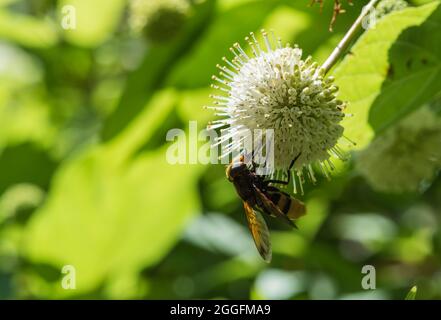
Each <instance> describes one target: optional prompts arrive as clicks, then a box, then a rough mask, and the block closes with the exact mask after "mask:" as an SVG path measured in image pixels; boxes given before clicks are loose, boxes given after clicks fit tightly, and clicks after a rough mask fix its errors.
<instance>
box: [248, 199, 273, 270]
mask: <svg viewBox="0 0 441 320" xmlns="http://www.w3.org/2000/svg"><path fill="white" fill-rule="evenodd" d="M243 206H244V208H245V216H246V217H247V221H248V227H249V228H250V231H251V235H252V236H253V239H254V243H255V244H256V248H257V250H258V251H259V253H260V255H261V256H262V258H263V260H265V261H266V262H270V261H271V258H272V251H271V242H270V234H269V230H268V226H267V225H266V222H265V220H264V219H263V217H262V215H261V214H260V212H258V211H256V210H254V209H253V208H252V207H251V206H250V205H249V204H248V203H247V202H244V203H243Z"/></svg>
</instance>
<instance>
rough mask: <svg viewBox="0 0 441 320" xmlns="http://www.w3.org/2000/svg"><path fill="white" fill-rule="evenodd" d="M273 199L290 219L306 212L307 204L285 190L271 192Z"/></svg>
mask: <svg viewBox="0 0 441 320" xmlns="http://www.w3.org/2000/svg"><path fill="white" fill-rule="evenodd" d="M269 196H270V199H271V201H272V202H273V203H274V204H275V205H276V206H277V207H278V208H279V209H280V211H282V212H283V214H285V215H286V216H287V217H288V218H289V219H291V220H292V219H297V218H299V217H301V216H303V215H305V214H306V208H305V205H304V204H303V203H302V202H301V201H299V200H297V199H295V198H292V197H291V196H289V195H288V194H287V193H284V192H280V191H279V192H269Z"/></svg>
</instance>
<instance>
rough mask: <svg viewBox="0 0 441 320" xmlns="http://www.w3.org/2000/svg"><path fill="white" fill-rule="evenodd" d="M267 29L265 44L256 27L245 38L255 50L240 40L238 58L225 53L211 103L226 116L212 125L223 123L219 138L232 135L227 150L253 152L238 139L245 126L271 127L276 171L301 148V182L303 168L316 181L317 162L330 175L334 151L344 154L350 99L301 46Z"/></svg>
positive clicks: (296, 168) (287, 164)
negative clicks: (244, 46)
mask: <svg viewBox="0 0 441 320" xmlns="http://www.w3.org/2000/svg"><path fill="white" fill-rule="evenodd" d="M262 35H263V39H264V41H263V44H261V43H259V42H258V41H257V40H256V37H255V35H254V34H253V33H251V34H250V37H247V38H245V40H247V41H248V43H249V47H250V53H246V52H245V51H244V50H243V49H242V48H241V46H240V45H239V44H237V43H236V44H235V45H234V46H233V47H232V48H231V49H230V50H231V52H232V53H233V54H234V58H233V60H232V61H229V60H228V59H226V58H223V61H224V63H225V65H224V66H220V65H218V68H219V69H220V76H213V80H214V81H216V84H214V85H213V88H215V89H217V90H219V92H221V93H220V94H218V95H213V96H212V97H213V98H214V99H215V103H214V104H215V105H214V106H210V107H208V108H212V109H215V110H217V111H218V113H217V114H218V115H221V116H223V119H220V120H215V121H213V123H212V124H211V128H222V127H223V129H221V137H220V138H219V141H218V143H219V144H220V143H223V142H225V141H228V140H232V141H233V142H232V143H231V144H230V145H229V146H228V148H227V150H226V153H225V154H224V155H223V156H227V155H230V154H232V153H234V152H239V153H240V152H244V153H248V154H249V153H250V150H244V149H243V146H242V143H241V141H240V140H239V139H235V138H236V137H238V136H240V134H241V132H243V131H244V130H250V131H251V132H254V131H255V130H256V129H262V130H263V132H265V129H272V130H274V146H273V150H274V169H275V170H274V172H272V173H271V175H272V176H276V177H278V176H279V175H280V174H281V173H282V172H283V173H285V172H286V171H287V170H288V169H289V167H290V164H291V162H292V160H293V159H295V158H296V156H298V155H299V154H300V157H299V158H298V159H297V160H296V162H295V165H294V167H293V171H294V173H296V174H297V176H298V180H299V182H300V184H301V183H302V181H303V180H304V179H303V176H304V174H306V176H307V177H309V178H310V179H311V180H312V181H315V177H314V173H313V167H312V165H313V164H317V166H318V167H319V168H321V169H322V170H323V172H324V174H325V175H326V176H328V174H329V170H330V169H332V167H333V165H332V162H331V161H330V159H329V158H330V156H331V155H334V156H337V157H339V158H342V157H343V155H342V152H341V150H340V148H339V147H338V146H337V141H338V140H339V138H340V137H341V136H342V134H343V127H342V126H341V125H340V121H341V120H342V119H343V117H344V113H343V110H344V108H345V106H346V104H345V103H344V102H342V101H340V100H338V99H337V96H336V94H337V91H338V88H337V86H336V85H334V84H333V81H334V79H333V78H332V77H325V74H324V70H323V69H322V68H321V67H320V66H319V65H318V64H317V63H316V62H313V61H312V59H311V57H308V58H306V59H304V60H303V59H302V50H301V49H300V48H298V47H297V46H294V47H291V46H289V44H288V45H287V46H286V47H282V44H281V41H280V39H278V40H276V39H274V35H273V34H271V35H268V34H267V33H266V32H265V31H264V30H262ZM270 38H271V40H270ZM251 151H252V150H251ZM293 177H294V188H295V179H296V178H295V175H293Z"/></svg>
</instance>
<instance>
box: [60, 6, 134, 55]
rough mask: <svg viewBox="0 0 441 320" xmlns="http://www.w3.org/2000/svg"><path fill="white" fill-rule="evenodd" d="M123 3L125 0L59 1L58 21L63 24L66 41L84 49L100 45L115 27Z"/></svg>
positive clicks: (121, 11)
mask: <svg viewBox="0 0 441 320" xmlns="http://www.w3.org/2000/svg"><path fill="white" fill-rule="evenodd" d="M125 2H126V1H125V0H95V1H87V0H61V1H59V2H58V11H59V12H58V14H59V20H60V23H61V24H62V23H63V22H64V23H65V26H64V28H66V29H65V30H64V36H65V38H66V40H67V41H69V42H71V43H73V44H75V45H79V46H85V47H95V46H97V45H99V44H101V43H102V42H103V41H105V40H106V39H107V38H108V37H110V36H111V35H112V33H113V32H114V30H115V28H116V27H117V25H118V22H119V20H120V18H121V15H122V13H123V8H124V5H125ZM72 9H73V10H72ZM73 19H74V20H75V21H74V22H73ZM62 30H63V29H62Z"/></svg>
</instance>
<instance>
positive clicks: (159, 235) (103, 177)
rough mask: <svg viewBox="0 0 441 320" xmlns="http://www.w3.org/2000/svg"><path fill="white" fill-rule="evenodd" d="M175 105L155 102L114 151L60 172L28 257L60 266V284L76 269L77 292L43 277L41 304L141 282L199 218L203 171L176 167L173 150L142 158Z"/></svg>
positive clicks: (161, 99) (169, 96) (166, 99)
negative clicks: (123, 280)
mask: <svg viewBox="0 0 441 320" xmlns="http://www.w3.org/2000/svg"><path fill="white" fill-rule="evenodd" d="M174 97H175V95H174V94H173V92H170V91H165V92H163V93H162V94H160V95H159V96H158V97H155V98H154V99H153V100H152V105H151V106H148V108H146V109H145V110H146V112H144V113H143V114H141V115H140V116H139V117H138V118H137V121H136V122H135V123H133V124H132V125H131V126H129V127H128V128H127V129H126V130H125V131H124V132H122V133H121V134H120V135H119V136H118V137H117V138H116V139H115V140H113V141H112V143H108V144H106V145H102V146H96V147H93V148H91V149H89V150H88V151H86V152H85V153H83V154H82V155H80V156H79V157H77V158H75V159H72V160H70V161H66V162H64V164H63V165H62V167H61V168H60V169H59V170H58V171H57V173H56V176H55V178H54V179H53V183H52V188H51V192H50V194H49V196H48V199H47V201H46V203H45V205H44V206H43V207H42V208H41V209H40V210H39V211H37V212H36V213H35V214H34V216H33V217H32V219H31V221H30V222H29V224H28V228H27V230H26V232H25V239H24V244H25V246H24V252H23V254H24V256H25V257H26V258H27V259H28V260H29V261H30V262H31V263H33V264H35V263H38V264H46V265H52V266H53V267H55V268H56V269H58V270H60V277H61V268H62V266H64V265H72V266H74V267H75V270H76V290H72V291H70V290H63V289H62V288H61V286H60V282H59V281H57V282H54V283H53V284H50V283H47V282H45V281H44V280H42V279H41V277H35V279H33V281H31V282H32V284H33V286H34V287H33V290H35V291H36V292H37V294H38V295H39V296H45V295H48V296H50V297H60V296H69V295H73V294H74V295H79V296H81V295H84V294H86V293H90V292H91V291H93V290H98V289H99V288H100V287H101V285H103V284H105V282H106V280H107V279H108V278H119V277H125V276H130V275H134V274H137V273H138V272H140V271H141V270H142V269H143V268H145V267H148V266H150V265H152V264H154V263H156V262H158V261H159V260H160V259H161V258H162V257H163V256H164V255H165V254H166V253H167V252H168V251H169V249H170V248H171V246H172V245H173V244H174V243H175V242H176V241H177V239H178V237H179V235H180V233H181V231H182V229H183V228H184V226H185V225H186V223H187V221H188V219H189V218H191V217H192V216H193V215H194V214H196V213H197V212H198V211H199V201H198V196H197V184H196V182H197V177H198V175H199V172H200V169H201V168H200V167H199V166H191V167H188V166H183V165H170V164H168V163H167V161H166V157H165V148H161V149H155V150H154V151H148V152H143V153H139V152H137V151H138V149H139V147H140V146H141V145H142V144H143V143H144V142H145V141H146V140H149V139H151V138H152V135H154V133H155V132H156V130H157V128H158V127H161V125H162V123H163V121H164V119H165V118H166V116H167V115H168V114H169V113H170V110H171V108H172V107H173V106H174V105H175V99H174ZM42 288H43V289H42ZM44 288H46V290H47V291H46V293H45V291H44ZM31 290H32V289H31ZM37 290H38V291H37Z"/></svg>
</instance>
